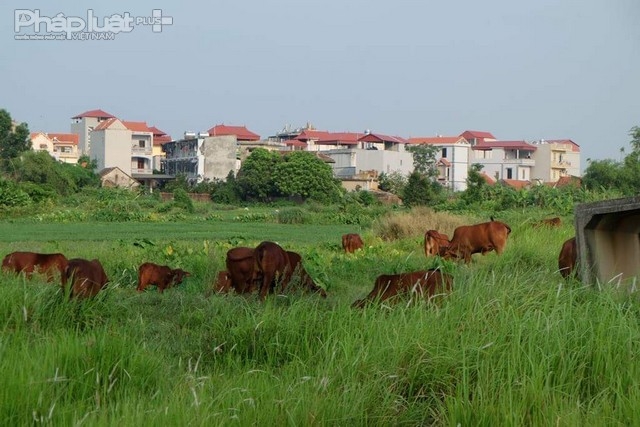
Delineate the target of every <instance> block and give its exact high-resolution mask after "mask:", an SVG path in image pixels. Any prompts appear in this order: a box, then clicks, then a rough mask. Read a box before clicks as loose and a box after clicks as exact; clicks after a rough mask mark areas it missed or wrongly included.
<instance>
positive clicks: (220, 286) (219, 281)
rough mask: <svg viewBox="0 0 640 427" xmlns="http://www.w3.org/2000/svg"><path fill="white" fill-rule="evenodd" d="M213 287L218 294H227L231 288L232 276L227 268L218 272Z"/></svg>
mask: <svg viewBox="0 0 640 427" xmlns="http://www.w3.org/2000/svg"><path fill="white" fill-rule="evenodd" d="M213 289H214V291H215V293H217V294H226V293H228V292H229V291H230V290H231V276H229V272H228V271H227V270H222V271H219V272H218V275H217V276H216V282H215V284H214V285H213Z"/></svg>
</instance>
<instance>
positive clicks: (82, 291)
mask: <svg viewBox="0 0 640 427" xmlns="http://www.w3.org/2000/svg"><path fill="white" fill-rule="evenodd" d="M64 275H65V282H64V283H66V282H67V281H68V280H71V282H70V283H71V292H70V297H71V298H90V297H94V296H96V295H97V294H98V292H100V290H101V289H103V288H104V287H105V286H106V285H107V282H108V281H109V279H108V278H107V273H105V271H104V268H103V267H102V264H101V263H100V261H98V260H97V259H92V260H91V261H89V260H86V259H82V258H72V259H70V260H69V263H68V265H67V269H66V270H65V274H64Z"/></svg>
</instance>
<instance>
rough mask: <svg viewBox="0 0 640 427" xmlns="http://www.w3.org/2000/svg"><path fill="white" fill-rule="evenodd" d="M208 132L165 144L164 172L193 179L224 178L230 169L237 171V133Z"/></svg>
mask: <svg viewBox="0 0 640 427" xmlns="http://www.w3.org/2000/svg"><path fill="white" fill-rule="evenodd" d="M208 135H209V134H208V133H204V134H201V135H196V134H185V138H184V139H181V140H179V141H171V142H167V143H166V144H164V145H163V146H162V150H163V151H164V152H165V158H164V159H163V160H162V162H163V164H164V173H165V174H167V175H173V176H175V175H179V174H184V175H186V177H187V179H189V180H190V181H193V182H200V181H202V180H204V179H209V180H213V179H225V178H226V177H227V175H228V174H229V171H233V172H234V173H235V172H236V171H237V168H238V161H237V155H236V153H237V151H238V142H237V139H236V137H235V135H226V136H208Z"/></svg>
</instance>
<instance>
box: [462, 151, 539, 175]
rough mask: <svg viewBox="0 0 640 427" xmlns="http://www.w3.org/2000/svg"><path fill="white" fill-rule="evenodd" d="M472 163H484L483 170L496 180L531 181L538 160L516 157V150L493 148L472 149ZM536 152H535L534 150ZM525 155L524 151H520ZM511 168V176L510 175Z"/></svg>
mask: <svg viewBox="0 0 640 427" xmlns="http://www.w3.org/2000/svg"><path fill="white" fill-rule="evenodd" d="M471 151H472V153H471V160H470V164H474V163H479V164H481V165H483V166H484V167H483V168H482V171H483V172H485V173H486V174H487V175H489V176H490V177H491V178H494V179H496V180H499V179H516V180H519V181H531V179H532V169H533V167H534V166H535V164H536V160H534V159H533V156H531V158H527V157H524V158H519V159H518V158H515V155H514V153H513V151H514V150H504V149H502V148H493V149H492V150H471ZM534 153H535V152H534ZM520 154H521V155H523V153H522V152H521V153H520ZM525 156H526V155H525ZM509 170H511V176H509Z"/></svg>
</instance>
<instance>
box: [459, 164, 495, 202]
mask: <svg viewBox="0 0 640 427" xmlns="http://www.w3.org/2000/svg"><path fill="white" fill-rule="evenodd" d="M483 167H484V165H481V164H479V163H474V164H472V165H471V167H470V168H469V174H468V175H467V189H466V190H464V191H463V192H462V195H461V198H462V200H464V201H465V203H467V204H470V205H472V204H475V203H477V202H480V201H482V200H483V199H484V198H486V196H487V194H488V193H489V185H488V184H487V181H485V179H484V178H483V177H482V174H481V171H482V168H483Z"/></svg>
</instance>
